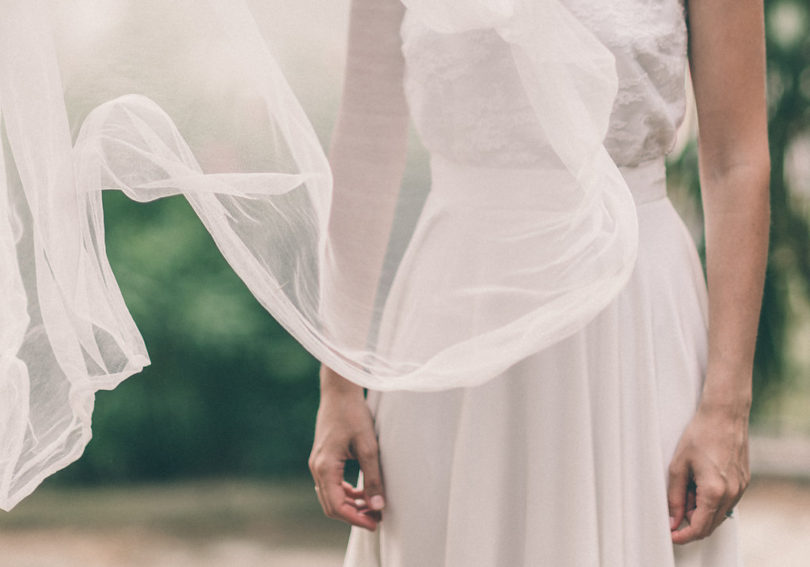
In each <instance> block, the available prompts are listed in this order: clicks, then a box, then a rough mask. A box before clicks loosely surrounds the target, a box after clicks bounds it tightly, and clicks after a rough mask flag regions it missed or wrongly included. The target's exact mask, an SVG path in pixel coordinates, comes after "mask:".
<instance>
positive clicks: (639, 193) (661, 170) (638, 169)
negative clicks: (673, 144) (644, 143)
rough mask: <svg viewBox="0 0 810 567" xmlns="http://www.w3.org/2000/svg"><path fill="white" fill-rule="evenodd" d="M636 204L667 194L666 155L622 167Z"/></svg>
mask: <svg viewBox="0 0 810 567" xmlns="http://www.w3.org/2000/svg"><path fill="white" fill-rule="evenodd" d="M619 172H620V173H621V174H622V177H624V180H625V181H626V182H627V186H628V187H629V188H630V193H632V194H633V200H634V201H635V202H636V206H639V205H643V204H644V203H649V202H651V201H657V200H658V199H663V198H664V197H666V196H667V172H666V162H665V159H664V157H663V156H662V157H660V158H654V159H651V160H649V161H644V162H641V163H640V164H638V165H634V166H631V167H620V168H619Z"/></svg>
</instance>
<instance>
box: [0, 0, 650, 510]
mask: <svg viewBox="0 0 810 567" xmlns="http://www.w3.org/2000/svg"><path fill="white" fill-rule="evenodd" d="M403 3H404V4H405V6H406V7H407V9H408V10H410V11H411V13H412V14H411V15H412V17H414V18H416V19H417V20H418V21H419V22H420V24H421V25H423V26H424V27H425V28H426V29H428V30H431V32H432V33H437V34H460V33H464V32H466V31H469V30H475V29H480V28H491V29H495V30H497V33H498V34H499V35H500V36H501V37H502V38H503V40H504V41H505V42H507V43H508V44H509V46H510V49H511V52H512V54H513V57H514V61H515V65H516V66H517V68H518V70H519V72H520V76H521V79H522V86H523V89H524V91H525V94H526V95H527V96H528V98H529V100H530V102H531V105H532V108H533V109H534V110H535V114H536V116H537V120H538V123H539V125H540V127H541V128H542V131H543V133H544V135H545V137H546V139H547V142H548V145H549V147H550V148H551V149H552V150H553V151H552V152H550V153H549V159H548V161H547V163H545V164H541V165H540V166H538V167H537V168H535V169H533V170H532V172H531V175H532V179H535V180H536V181H537V187H536V191H535V190H534V188H530V190H529V191H526V190H523V191H514V192H512V191H509V190H508V188H507V189H504V190H502V191H501V192H500V193H499V194H498V195H497V200H496V201H497V211H496V212H497V214H489V215H485V216H482V217H481V218H475V219H468V221H465V222H464V223H460V224H459V225H458V226H457V227H451V228H452V230H453V231H455V232H454V238H453V241H454V242H455V241H461V242H463V241H465V238H464V237H465V234H467V233H468V232H469V233H470V234H472V233H476V234H479V235H480V234H485V235H486V236H487V238H488V239H489V240H490V241H492V242H499V243H500V244H503V245H504V246H506V245H508V246H513V247H521V246H523V247H524V248H525V247H530V249H531V253H530V254H520V255H519V257H518V259H517V260H514V261H511V262H506V263H504V262H501V261H500V259H497V258H492V262H491V269H487V270H484V273H483V274H480V278H479V279H477V280H476V281H475V282H470V283H469V285H459V284H453V285H451V286H449V287H448V285H447V284H446V280H443V279H442V278H440V277H437V274H436V273H423V271H420V268H419V264H418V263H416V264H413V263H407V262H402V263H399V264H397V265H389V264H388V263H385V264H382V265H374V264H373V263H371V262H370V261H368V260H367V259H366V257H365V256H364V255H363V254H362V253H359V254H356V255H354V256H352V257H351V258H350V259H349V260H346V259H345V256H343V255H340V256H339V255H336V254H335V253H334V250H335V247H336V245H337V246H342V247H344V248H345V247H346V246H347V244H348V245H349V246H350V247H352V249H356V250H359V251H362V250H363V247H364V246H370V245H373V243H369V242H368V241H367V240H368V238H369V237H368V235H369V234H385V235H386V237H385V238H386V241H385V242H383V243H381V245H382V246H397V247H400V248H405V249H408V248H409V247H410V248H415V247H419V248H417V249H415V250H413V251H412V253H413V254H419V253H420V251H421V250H424V248H425V247H427V248H430V249H431V250H433V251H437V250H438V251H442V250H444V249H446V248H447V247H448V246H449V243H448V240H447V238H446V237H444V236H443V237H436V238H430V237H427V238H420V239H419V240H418V242H416V241H414V242H411V237H412V235H413V234H414V233H415V232H417V231H419V230H420V224H419V223H420V218H419V217H420V210H419V208H418V207H413V208H409V207H407V206H401V207H399V208H398V209H397V211H396V214H395V216H394V219H393V226H383V227H377V230H374V231H370V230H368V227H367V226H362V225H359V224H357V225H356V230H345V228H344V229H336V228H335V227H336V226H342V227H345V226H353V223H352V218H351V217H349V218H346V219H341V220H342V222H340V223H334V222H330V215H331V214H332V207H331V204H332V198H333V195H334V194H335V192H338V191H358V188H356V187H343V186H338V185H336V184H334V183H333V180H332V175H331V171H330V168H329V164H328V162H327V159H326V157H325V154H324V151H323V149H322V148H321V146H320V143H319V141H318V139H317V137H316V135H315V133H314V130H313V128H312V126H311V124H310V122H309V120H308V118H307V116H306V114H305V113H304V111H303V110H302V108H301V106H300V105H299V103H298V101H297V100H296V97H295V95H294V94H293V92H292V91H291V89H290V87H289V86H288V84H287V82H286V81H285V79H284V76H283V74H282V72H281V70H280V68H279V66H278V64H277V62H276V61H275V59H274V57H273V55H272V54H271V51H270V49H269V48H268V45H267V44H266V42H265V40H264V39H263V38H262V36H261V35H260V33H259V30H258V28H257V26H256V22H255V21H254V17H253V14H252V12H251V9H250V6H249V4H247V3H245V2H244V1H242V0H208V1H206V2H199V1H191V0H180V1H177V2H159V1H155V0H144V1H138V2H135V1H127V0H118V1H117V2H111V3H109V4H110V5H112V4H115V5H116V9H117V11H116V14H119V15H118V16H117V17H116V18H113V19H110V20H109V21H106V20H105V14H106V11H105V10H107V8H108V7H107V8H105V6H104V3H99V2H95V1H91V0H76V1H73V2H48V1H46V0H0V7H1V8H2V17H0V119H1V120H2V129H1V130H0V135H1V136H2V143H0V157H1V158H2V159H0V261H2V271H0V507H2V508H4V509H10V508H12V507H13V506H14V505H15V504H16V503H17V502H19V501H20V500H21V499H22V498H24V497H25V496H26V495H27V494H29V493H30V492H31V491H33V490H34V488H35V487H36V486H37V485H38V484H39V483H40V482H41V481H42V480H43V479H44V478H45V477H46V476H48V475H49V474H51V473H53V472H55V471H56V470H58V469H60V468H62V467H64V466H65V465H67V464H68V463H70V462H72V461H73V460H75V459H76V458H78V456H79V455H80V454H81V452H82V450H83V448H84V446H85V445H86V443H87V442H88V441H89V438H90V421H91V413H92V408H93V400H94V393H95V392H96V391H97V390H99V389H109V388H114V387H115V386H116V385H117V384H118V383H119V382H120V381H121V380H123V379H125V378H127V377H128V376H131V375H132V374H134V373H137V372H138V371H140V370H141V369H142V368H143V367H144V366H145V365H146V364H148V363H149V359H148V355H147V352H146V349H145V346H144V343H143V340H142V339H141V336H140V334H139V332H138V329H137V327H136V325H135V323H134V321H133V320H132V318H131V317H130V314H129V312H128V310H127V307H126V305H125V303H124V301H123V298H122V296H121V293H120V291H119V289H118V285H117V283H116V280H115V276H114V275H113V272H112V270H111V268H110V265H109V263H108V261H107V257H106V253H105V247H104V222H103V210H102V205H101V191H102V190H105V189H117V190H121V191H124V192H125V193H126V194H127V195H128V196H129V197H131V198H132V199H135V200H138V201H148V200H152V199H157V198H160V197H164V196H168V195H174V194H182V195H184V196H185V198H186V199H188V201H189V203H190V204H191V206H192V207H193V209H194V211H195V212H196V213H197V215H198V216H199V217H200V220H201V221H202V222H203V223H204V225H205V226H206V228H207V229H208V230H209V232H210V233H211V235H212V237H213V239H214V241H215V242H216V245H217V246H218V247H219V249H220V250H221V252H222V254H223V255H224V256H225V258H226V259H227V260H228V262H229V263H230V265H231V266H232V267H233V269H234V270H235V271H236V273H237V274H238V275H239V276H240V277H241V278H242V279H243V280H244V282H245V284H246V285H247V286H248V287H249V289H250V290H251V291H252V292H253V294H254V295H255V297H256V298H257V300H258V301H259V302H260V303H261V304H262V305H263V306H264V307H265V308H266V309H267V310H268V311H269V312H270V314H271V315H272V316H273V317H275V318H276V319H277V320H278V321H279V322H280V323H281V324H282V325H283V326H284V327H285V328H286V329H287V330H288V331H289V332H290V333H291V334H292V335H293V336H295V338H296V339H297V340H299V341H300V342H301V344H302V345H304V347H305V348H307V349H308V350H309V351H310V352H311V353H312V354H313V355H314V356H316V357H317V358H318V359H320V360H321V361H322V362H324V363H325V364H327V365H329V366H330V367H332V368H334V369H335V370H336V371H338V372H340V373H341V374H343V375H344V376H346V377H347V378H349V379H350V380H353V381H355V382H357V383H358V384H361V385H363V386H366V387H369V388H375V389H409V390H438V389H445V388H451V387H458V386H468V385H474V384H479V383H482V382H484V381H486V380H488V379H490V378H492V377H494V376H495V375H497V374H498V373H499V372H501V371H503V370H504V369H506V368H507V367H509V366H510V365H512V364H514V363H515V362H516V361H518V360H520V359H521V358H523V357H525V356H527V355H529V354H531V353H532V352H535V351H537V350H539V349H541V348H544V347H545V346H548V345H550V344H552V343H554V342H555V341H558V340H560V339H561V338H563V337H565V336H568V335H570V334H571V333H573V332H574V331H576V330H577V329H579V328H581V327H582V326H583V325H584V324H586V323H587V322H588V321H589V320H590V319H591V318H592V317H593V316H594V315H595V314H596V313H597V312H598V311H599V310H600V309H602V308H603V307H604V306H605V305H607V303H608V302H609V301H610V300H611V299H612V298H613V297H615V295H616V294H617V293H618V291H619V290H620V289H621V288H622V286H623V285H624V284H625V282H626V281H627V278H628V277H629V274H630V272H631V270H632V268H633V264H634V261H635V254H636V246H637V235H636V232H637V228H636V218H635V208H634V205H633V200H632V197H631V195H630V193H629V190H628V189H627V186H626V184H625V183H624V181H623V179H622V177H621V175H620V173H619V171H618V169H617V168H616V166H615V165H614V164H613V162H612V161H611V159H610V157H609V156H608V154H607V152H606V151H605V149H604V147H603V145H602V140H603V138H604V135H605V133H606V130H607V124H608V118H609V115H610V110H611V107H612V104H613V99H614V96H615V93H616V87H617V85H616V74H615V69H614V62H613V58H612V56H611V55H610V53H609V52H608V51H607V49H606V48H605V47H604V46H602V45H601V44H600V43H599V42H598V41H597V39H596V38H595V37H594V36H593V35H592V34H591V33H590V32H588V31H587V30H586V29H585V28H584V27H583V26H582V25H581V24H579V23H578V22H577V21H576V20H575V19H574V18H573V17H572V16H571V15H570V14H569V13H568V12H567V10H566V9H565V8H564V7H562V6H561V5H560V4H559V2H558V1H557V0H531V1H529V0H463V1H462V0H446V1H445V0H403ZM77 14H79V15H82V14H84V15H85V16H87V15H88V14H90V15H92V16H93V17H94V18H96V19H97V20H98V22H99V24H98V25H99V30H98V36H99V37H101V36H104V34H107V35H108V39H109V37H113V36H114V37H115V41H106V42H105V43H104V46H105V47H104V50H101V51H100V50H99V49H98V46H97V45H95V44H94V43H93V39H92V38H88V37H86V36H83V35H81V34H77V33H76V31H75V29H74V28H73V26H72V25H71V22H72V21H74V19H75V18H76V17H77ZM201 59H202V60H205V61H206V62H207V64H206V65H199V64H198V62H199V60H201ZM192 63H194V64H192ZM66 100H69V101H70V105H69V106H68V105H66ZM68 108H70V109H71V111H70V113H69V112H68ZM496 175H497V172H496ZM363 190H365V189H363ZM394 197H395V196H394ZM355 198H357V196H355ZM360 198H362V195H361V196H360ZM374 198H379V195H375V196H371V195H370V196H369V201H370V202H371V201H373V200H374ZM341 214H346V215H351V212H345V211H342V210H341ZM332 220H334V219H332ZM380 222H389V221H383V220H382V219H381V220H380ZM397 225H401V226H406V227H414V228H412V229H409V230H404V231H403V230H398V229H397ZM488 250H490V249H489V248H483V249H482V248H480V247H477V246H475V245H470V246H469V247H465V248H464V249H457V248H454V249H452V250H450V249H448V250H446V253H447V254H448V255H452V256H453V257H454V261H455V262H461V263H463V262H464V261H465V258H476V259H478V261H479V264H480V260H481V258H482V256H484V260H486V254H488V253H490V252H488ZM406 256H407V254H406ZM484 264H485V265H486V262H485V263H484ZM369 274H371V275H372V277H373V278H375V279H376V281H378V282H387V283H386V285H382V284H381V285H378V286H377V290H378V291H377V292H376V293H368V292H367V291H362V290H365V289H367V287H364V286H356V285H353V281H354V280H355V279H356V278H360V277H369ZM411 281H419V282H422V283H424V282H428V284H429V285H430V286H433V285H434V284H433V283H432V282H434V281H435V282H436V283H435V288H436V297H439V298H441V301H438V302H434V304H433V305H432V307H431V308H430V310H431V312H430V313H427V312H425V309H424V306H423V305H422V304H421V303H420V302H419V301H417V302H411V303H409V301H410V300H407V299H403V297H404V296H398V297H389V296H388V294H389V293H394V292H389V290H396V289H403V287H407V285H408V282H411ZM391 282H394V284H395V285H391ZM442 282H445V283H442ZM443 286H444V287H443ZM437 321H438V322H439V323H438V324H437ZM415 333H418V334H420V335H421V336H422V337H423V338H424V337H426V338H427V340H424V341H422V343H423V345H428V346H427V347H425V346H420V347H419V348H416V347H413V346H412V345H411V343H410V342H409V339H408V337H412V336H414V334H415Z"/></svg>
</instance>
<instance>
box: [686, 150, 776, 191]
mask: <svg viewBox="0 0 810 567" xmlns="http://www.w3.org/2000/svg"><path fill="white" fill-rule="evenodd" d="M700 170H701V171H700V174H701V177H702V178H703V181H704V182H705V184H706V185H720V186H729V185H731V186H734V187H737V188H741V187H746V188H748V189H749V190H750V191H754V192H757V193H762V194H764V195H768V193H769V188H770V178H771V156H770V152H769V150H768V146H767V143H763V144H757V145H756V147H750V148H746V149H741V148H736V149H735V150H733V151H730V152H722V153H719V152H718V153H714V154H710V153H707V152H701V159H700Z"/></svg>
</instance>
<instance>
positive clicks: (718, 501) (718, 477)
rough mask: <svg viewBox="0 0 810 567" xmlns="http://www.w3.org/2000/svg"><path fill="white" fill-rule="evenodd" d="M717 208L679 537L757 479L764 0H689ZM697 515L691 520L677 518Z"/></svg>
mask: <svg viewBox="0 0 810 567" xmlns="http://www.w3.org/2000/svg"><path fill="white" fill-rule="evenodd" d="M689 18H690V43H689V46H690V66H691V71H692V79H693V83H694V87H695V97H696V101H697V107H698V121H699V124H700V129H699V132H700V133H699V139H698V143H699V155H700V179H701V188H702V194H703V207H704V213H705V219H706V221H705V222H706V263H707V280H708V288H709V359H708V368H707V373H706V380H705V385H704V388H703V394H702V397H701V402H700V405H699V407H698V411H697V413H696V415H695V418H694V419H693V420H692V422H691V423H690V424H689V426H688V427H687V429H686V431H685V432H684V435H683V437H682V438H681V441H680V443H679V445H678V448H677V449H676V452H675V456H674V458H673V461H672V464H671V466H670V487H669V507H670V515H671V517H672V528H673V534H672V539H673V541H674V542H675V543H687V542H689V541H693V540H696V539H701V538H703V537H706V536H708V535H709V534H710V533H711V532H712V531H713V530H714V529H715V528H716V527H717V526H718V525H719V524H720V523H721V522H722V521H723V520H724V519H725V514H726V512H727V511H728V510H730V509H731V508H733V506H734V505H735V504H736V503H737V501H739V499H740V497H741V496H742V493H743V491H744V490H745V488H746V486H747V484H748V481H749V470H748V414H749V408H750V405H751V376H752V368H753V360H754V345H755V340H756V330H757V322H758V319H759V311H760V304H761V299H762V287H763V281H764V278H765V264H766V257H767V249H768V228H769V223H770V209H769V192H768V182H769V173H770V161H769V153H768V140H767V109H766V102H765V38H764V30H763V6H762V0H689ZM684 518H686V519H687V522H688V525H686V526H684V527H681V528H680V529H677V528H678V526H679V525H680V524H681V523H682V521H683V519H684Z"/></svg>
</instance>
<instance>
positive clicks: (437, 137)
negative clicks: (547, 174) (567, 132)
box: [402, 0, 687, 167]
mask: <svg viewBox="0 0 810 567" xmlns="http://www.w3.org/2000/svg"><path fill="white" fill-rule="evenodd" d="M563 3H564V4H565V5H566V7H567V8H568V9H569V10H570V11H571V12H572V13H573V14H574V15H575V16H576V17H577V18H578V19H579V20H580V21H581V22H582V23H583V24H584V25H586V26H587V27H588V28H589V29H591V30H592V31H593V32H594V34H595V35H596V36H597V37H598V38H599V39H600V40H601V41H602V42H603V43H604V45H605V46H607V47H608V49H610V51H611V52H612V53H613V55H614V56H615V58H616V69H617V73H618V77H619V92H618V94H617V97H616V100H615V102H614V106H613V111H612V114H611V118H610V126H609V130H608V134H607V137H606V140H605V146H606V147H607V149H608V151H609V153H610V154H611V157H612V158H613V159H614V161H615V162H616V164H617V165H620V166H630V165H635V164H638V163H640V162H642V161H645V160H648V159H651V158H654V157H659V156H661V155H663V154H665V153H666V152H667V151H669V149H670V148H671V147H672V145H673V144H674V142H675V136H676V131H677V128H678V126H679V124H680V122H681V120H682V118H683V114H684V109H685V90H684V74H685V67H686V45H687V35H686V25H685V18H684V5H683V0H615V1H613V2H609V3H602V2H593V1H592V0H563ZM402 38H403V54H404V56H405V61H406V77H405V89H406V94H407V98H408V104H409V106H410V110H411V114H412V117H413V119H414V122H415V125H416V128H417V130H418V131H419V133H420V136H421V137H422V141H423V143H424V144H425V146H426V147H427V148H428V149H429V150H430V151H431V152H434V153H437V154H440V155H443V156H444V157H446V158H449V159H452V160H454V161H459V162H463V163H478V164H486V165H489V166H494V167H515V166H518V167H531V166H532V164H533V163H535V162H537V161H538V160H540V159H541V158H542V157H543V156H544V155H546V156H547V152H549V151H550V149H549V148H548V147H547V145H546V142H545V141H544V137H543V136H542V134H541V132H540V129H539V128H540V127H539V125H538V123H537V120H536V118H535V116H534V114H533V112H532V109H531V107H530V106H529V101H528V99H527V98H526V96H525V94H524V93H523V89H522V87H521V83H520V77H519V76H518V73H517V70H516V68H515V65H514V62H513V59H512V57H511V54H510V49H511V48H510V46H509V45H508V44H507V43H506V42H504V41H503V40H502V39H501V37H500V36H499V35H498V34H497V32H495V31H494V30H491V29H487V30H473V31H469V32H465V33H462V34H440V33H436V32H433V31H430V30H428V29H426V28H424V27H422V25H421V24H420V23H419V22H418V21H417V20H416V18H414V17H411V15H410V14H406V16H405V19H404V21H403V24H402Z"/></svg>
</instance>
